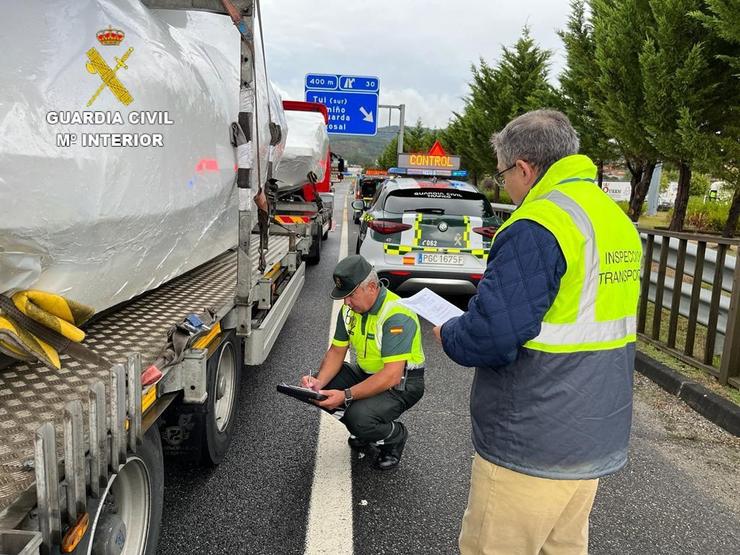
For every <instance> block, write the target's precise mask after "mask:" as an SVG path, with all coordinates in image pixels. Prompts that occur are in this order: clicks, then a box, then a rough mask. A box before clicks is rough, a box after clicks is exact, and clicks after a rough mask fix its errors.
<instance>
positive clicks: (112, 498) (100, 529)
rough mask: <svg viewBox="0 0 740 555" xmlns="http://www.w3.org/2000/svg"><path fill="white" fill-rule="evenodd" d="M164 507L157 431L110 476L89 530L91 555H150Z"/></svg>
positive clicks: (148, 434) (149, 434)
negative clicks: (109, 554)
mask: <svg viewBox="0 0 740 555" xmlns="http://www.w3.org/2000/svg"><path fill="white" fill-rule="evenodd" d="M163 503H164V466H163V459H162V442H161V440H160V438H159V429H158V427H157V426H156V425H155V426H152V427H151V428H149V430H148V431H147V432H146V434H145V435H144V442H143V443H142V445H141V447H140V448H139V449H138V451H137V452H136V453H128V455H127V458H126V462H125V464H124V465H123V466H122V467H121V469H120V471H119V472H118V473H117V474H114V475H113V476H111V478H110V480H109V481H108V487H107V488H106V489H105V492H104V493H103V495H102V498H101V500H100V503H99V504H98V507H97V511H96V513H95V516H94V520H93V523H92V526H91V532H90V546H91V547H90V551H89V552H88V553H90V554H91V555H107V554H108V553H121V554H122V555H154V554H155V553H156V552H157V543H158V542H159V531H160V526H161V523H162V505H163Z"/></svg>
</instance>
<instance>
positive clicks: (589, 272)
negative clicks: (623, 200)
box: [494, 154, 642, 353]
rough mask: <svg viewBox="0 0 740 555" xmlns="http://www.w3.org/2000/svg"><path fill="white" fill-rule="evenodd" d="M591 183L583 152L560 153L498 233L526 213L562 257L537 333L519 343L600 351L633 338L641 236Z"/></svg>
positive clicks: (593, 173) (556, 349) (591, 171)
mask: <svg viewBox="0 0 740 555" xmlns="http://www.w3.org/2000/svg"><path fill="white" fill-rule="evenodd" d="M595 183H596V166H594V164H593V162H591V160H590V159H589V158H588V157H586V156H583V155H579V154H576V155H573V156H567V157H566V158H563V159H561V160H559V161H558V162H556V163H555V164H553V165H552V166H550V168H549V169H548V170H547V172H546V173H545V175H544V176H543V177H542V179H540V181H539V182H538V183H537V184H536V185H535V186H534V187H533V188H532V189H531V190H530V192H529V193H528V194H527V196H526V198H525V199H524V201H523V202H522V204H521V206H520V207H519V208H517V209H516V210H515V211H514V213H513V214H512V216H511V217H510V218H509V219H508V220H507V221H506V223H504V225H502V226H501V227H500V228H499V230H498V232H497V234H496V236H498V234H500V233H501V232H502V231H503V230H505V229H506V228H507V227H509V226H510V225H512V224H513V223H514V222H516V221H519V220H524V219H526V220H532V221H534V222H537V223H538V224H540V225H542V226H543V227H545V228H546V229H547V230H548V231H550V232H551V233H552V234H553V235H554V236H555V239H556V240H557V242H558V245H560V249H561V250H562V252H563V256H564V257H565V262H566V266H567V269H566V272H565V275H563V277H562V279H561V280H560V289H559V291H558V294H557V296H556V297H555V300H554V301H553V304H552V306H551V307H550V309H549V310H548V311H547V313H546V314H545V316H544V318H543V321H542V327H541V329H540V333H539V334H538V335H537V336H536V337H534V338H533V339H531V340H530V341H527V342H526V343H525V344H524V347H526V348H528V349H534V350H539V351H545V352H550V353H572V352H581V351H599V350H606V349H615V348H619V347H624V346H625V345H627V344H628V343H630V342H634V341H635V340H636V312H637V303H638V298H639V294H640V261H641V259H642V242H641V240H640V236H639V234H638V233H637V230H636V229H635V226H634V224H633V223H632V222H631V221H630V220H629V218H628V217H627V216H626V214H625V213H624V212H623V211H622V209H621V208H620V207H619V206H618V205H617V204H616V203H615V202H614V201H613V200H612V199H611V198H609V197H608V196H607V195H606V193H604V192H603V191H602V190H601V189H599V187H598V186H597V185H596V184H595ZM495 240H496V239H495V238H494V241H495Z"/></svg>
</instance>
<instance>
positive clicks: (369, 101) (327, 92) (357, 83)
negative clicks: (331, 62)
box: [305, 73, 380, 135]
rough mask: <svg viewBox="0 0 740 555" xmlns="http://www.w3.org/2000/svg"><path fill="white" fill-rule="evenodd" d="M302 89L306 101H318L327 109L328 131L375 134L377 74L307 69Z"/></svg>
mask: <svg viewBox="0 0 740 555" xmlns="http://www.w3.org/2000/svg"><path fill="white" fill-rule="evenodd" d="M305 92H306V101H308V102H319V103H320V104H323V105H324V106H326V109H327V110H328V111H329V125H328V126H327V127H328V131H329V133H331V134H335V135H375V134H376V132H377V126H378V95H379V94H380V80H379V79H378V78H377V77H366V76H361V75H332V74H329V75H327V74H320V73H309V74H308V75H306V82H305Z"/></svg>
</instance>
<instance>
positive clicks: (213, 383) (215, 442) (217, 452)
mask: <svg viewBox="0 0 740 555" xmlns="http://www.w3.org/2000/svg"><path fill="white" fill-rule="evenodd" d="M239 344H240V341H239V340H238V339H237V337H236V335H235V334H234V332H233V330H232V331H230V332H229V333H228V335H227V336H226V338H225V339H224V340H223V341H222V342H221V345H220V346H219V347H218V349H217V350H216V351H215V352H214V354H213V355H211V356H210V357H209V358H208V365H207V372H208V377H207V379H208V383H207V391H208V398H207V400H206V414H205V418H204V422H203V425H204V427H205V430H204V432H205V433H204V435H203V445H202V449H201V463H202V464H204V465H206V466H216V465H218V464H221V462H222V461H223V460H224V457H226V452H227V451H228V450H229V445H231V438H232V436H233V435H234V428H235V427H236V412H237V407H238V405H239V403H238V399H239V388H240V386H241V374H242V372H241V370H242V356H241V349H240V348H239Z"/></svg>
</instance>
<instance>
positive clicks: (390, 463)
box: [375, 422, 409, 470]
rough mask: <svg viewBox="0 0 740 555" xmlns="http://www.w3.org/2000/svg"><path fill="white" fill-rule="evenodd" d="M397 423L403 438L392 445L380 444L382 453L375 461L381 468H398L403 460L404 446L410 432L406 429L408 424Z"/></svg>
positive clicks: (377, 466)
mask: <svg viewBox="0 0 740 555" xmlns="http://www.w3.org/2000/svg"><path fill="white" fill-rule="evenodd" d="M395 425H396V426H400V430H401V438H400V440H399V441H396V442H394V443H393V444H391V445H380V446H379V447H380V454H379V455H378V460H377V461H376V462H375V466H376V468H378V469H379V470H390V469H391V468H396V467H397V466H398V463H399V462H400V461H401V455H402V454H403V448H404V447H405V446H406V439H408V437H409V433H408V431H406V426H404V425H403V424H401V423H400V422H396V423H395Z"/></svg>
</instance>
